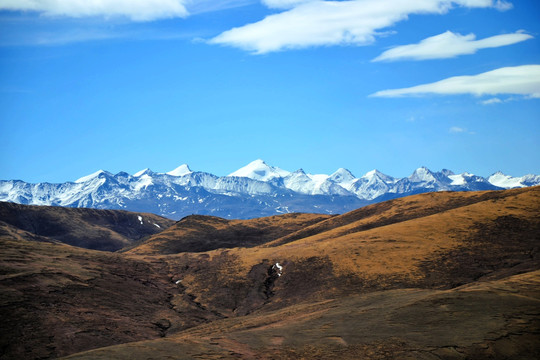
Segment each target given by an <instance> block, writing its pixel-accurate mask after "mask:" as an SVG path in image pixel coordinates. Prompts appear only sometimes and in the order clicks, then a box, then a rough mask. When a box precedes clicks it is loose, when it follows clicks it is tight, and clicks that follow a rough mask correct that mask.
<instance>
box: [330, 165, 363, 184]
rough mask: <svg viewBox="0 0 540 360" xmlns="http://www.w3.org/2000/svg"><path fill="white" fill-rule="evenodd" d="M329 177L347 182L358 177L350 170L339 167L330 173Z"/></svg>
mask: <svg viewBox="0 0 540 360" xmlns="http://www.w3.org/2000/svg"><path fill="white" fill-rule="evenodd" d="M328 179H330V180H332V181H335V182H337V183H347V182H351V181H353V180H354V179H356V177H355V176H354V175H353V174H352V172H350V171H349V170H347V169H345V168H339V169H337V170H336V171H335V172H334V173H333V174H332V175H330V176H329V177H328Z"/></svg>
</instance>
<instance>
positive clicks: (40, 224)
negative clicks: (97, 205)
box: [0, 202, 175, 251]
mask: <svg viewBox="0 0 540 360" xmlns="http://www.w3.org/2000/svg"><path fill="white" fill-rule="evenodd" d="M139 217H140V219H139ZM174 223H175V222H174V221H173V220H169V219H166V218H163V217H161V216H157V215H153V214H143V213H134V212H128V211H120V210H96V209H84V208H63V207H53V206H32V205H19V204H14V203H8V202H0V236H6V237H11V238H13V239H26V240H35V241H46V242H60V243H65V244H69V245H73V246H78V247H83V248H87V249H94V250H105V251H116V250H119V249H121V248H123V247H126V246H128V245H130V244H131V243H133V242H135V241H137V240H140V239H142V238H144V237H147V236H150V235H154V234H156V233H159V232H161V231H163V230H164V229H167V228H168V227H170V226H171V225H173V224H174Z"/></svg>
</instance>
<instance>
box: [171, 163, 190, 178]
mask: <svg viewBox="0 0 540 360" xmlns="http://www.w3.org/2000/svg"><path fill="white" fill-rule="evenodd" d="M192 172H193V171H191V169H190V168H189V166H188V165H187V164H182V165H180V166H179V167H177V168H176V169H174V170H172V171H169V172H168V173H167V175H171V176H184V175H187V174H191V173H192Z"/></svg>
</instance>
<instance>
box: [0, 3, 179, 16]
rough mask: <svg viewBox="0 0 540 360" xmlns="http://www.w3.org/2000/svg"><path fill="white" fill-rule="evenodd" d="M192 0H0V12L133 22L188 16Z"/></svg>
mask: <svg viewBox="0 0 540 360" xmlns="http://www.w3.org/2000/svg"><path fill="white" fill-rule="evenodd" d="M187 1H188V0H0V10H12V11H35V12H38V13H41V14H43V15H46V16H67V17H90V16H104V17H116V16H123V17H127V18H129V19H131V20H133V21H151V20H156V19H164V18H174V17H185V16H187V15H188V11H187V10H186V7H185V5H186V2H187Z"/></svg>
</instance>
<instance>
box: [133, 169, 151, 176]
mask: <svg viewBox="0 0 540 360" xmlns="http://www.w3.org/2000/svg"><path fill="white" fill-rule="evenodd" d="M152 173H153V172H152V170H150V169H149V168H146V169H142V170H141V171H137V172H136V173H135V174H133V176H134V177H140V176H143V175H148V174H152Z"/></svg>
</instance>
